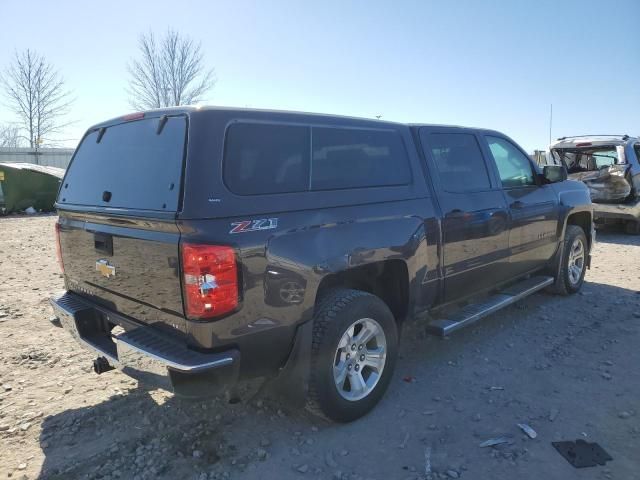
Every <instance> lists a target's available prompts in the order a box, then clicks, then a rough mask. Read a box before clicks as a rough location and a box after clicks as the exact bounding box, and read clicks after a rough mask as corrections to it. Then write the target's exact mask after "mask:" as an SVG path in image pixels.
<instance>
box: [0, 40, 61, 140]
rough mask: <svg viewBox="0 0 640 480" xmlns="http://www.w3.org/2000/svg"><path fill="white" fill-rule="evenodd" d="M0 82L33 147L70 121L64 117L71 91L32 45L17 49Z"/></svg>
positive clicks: (48, 138)
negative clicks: (30, 48)
mask: <svg viewBox="0 0 640 480" xmlns="http://www.w3.org/2000/svg"><path fill="white" fill-rule="evenodd" d="M0 85H2V87H3V88H4V91H5V94H6V96H7V98H8V100H9V107H10V108H11V109H12V110H13V111H14V112H15V114H16V115H17V116H18V119H19V123H20V125H21V127H22V129H23V130H24V131H26V134H27V135H28V141H29V146H30V147H31V148H33V147H37V146H38V145H40V144H42V143H47V142H49V141H51V138H50V136H52V135H55V134H56V133H59V132H60V130H62V129H63V128H64V127H66V126H67V125H69V124H68V123H64V122H63V117H64V116H65V115H66V114H67V113H68V112H69V107H70V106H71V102H72V100H71V97H70V93H69V91H68V90H66V89H65V85H64V80H63V79H62V77H61V76H60V74H59V73H58V72H57V71H56V70H55V69H54V68H53V66H52V65H51V64H50V63H48V62H47V61H46V59H45V58H44V57H43V56H41V55H38V54H37V53H36V52H34V51H32V50H29V49H27V50H25V51H23V52H15V54H14V58H13V61H12V62H11V64H10V65H9V66H8V67H7V68H6V70H5V71H4V72H3V74H1V75H0Z"/></svg>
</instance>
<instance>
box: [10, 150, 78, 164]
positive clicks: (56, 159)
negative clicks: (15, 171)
mask: <svg viewBox="0 0 640 480" xmlns="http://www.w3.org/2000/svg"><path fill="white" fill-rule="evenodd" d="M71 155H73V148H37V149H36V148H0V163H2V162H25V163H35V164H36V165H48V166H50V167H59V168H67V166H68V165H69V161H70V160H71Z"/></svg>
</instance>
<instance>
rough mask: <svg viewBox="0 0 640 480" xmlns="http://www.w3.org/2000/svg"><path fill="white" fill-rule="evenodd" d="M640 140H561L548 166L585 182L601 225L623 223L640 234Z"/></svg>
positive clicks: (553, 148)
mask: <svg viewBox="0 0 640 480" xmlns="http://www.w3.org/2000/svg"><path fill="white" fill-rule="evenodd" d="M639 158H640V138H637V137H630V136H629V135H594V136H577V137H562V138H559V139H558V140H557V141H556V142H555V143H553V144H552V145H550V146H549V155H548V156H547V163H550V164H555V165H564V166H565V167H566V168H567V172H568V174H569V178H570V179H572V180H579V181H581V182H583V183H584V184H585V185H586V186H587V187H588V188H589V193H590V195H591V201H592V202H593V203H594V206H593V208H594V215H595V221H596V223H598V224H606V223H623V225H624V228H625V231H626V232H627V233H630V234H635V235H637V234H640V197H639V188H640V163H639V161H638V159H639Z"/></svg>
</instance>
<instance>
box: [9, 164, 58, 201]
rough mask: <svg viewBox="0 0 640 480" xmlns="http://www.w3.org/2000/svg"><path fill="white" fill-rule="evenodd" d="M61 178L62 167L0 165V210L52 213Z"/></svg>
mask: <svg viewBox="0 0 640 480" xmlns="http://www.w3.org/2000/svg"><path fill="white" fill-rule="evenodd" d="M63 176H64V169H63V168H56V167H48V166H44V165H33V164H31V163H0V192H1V193H0V196H1V197H0V207H3V208H4V210H5V213H11V212H16V211H20V210H25V209H27V208H29V207H33V208H35V209H36V210H41V211H43V212H49V211H51V210H53V204H54V202H55V201H56V196H57V195H58V188H59V187H60V182H61V181H62V177H63Z"/></svg>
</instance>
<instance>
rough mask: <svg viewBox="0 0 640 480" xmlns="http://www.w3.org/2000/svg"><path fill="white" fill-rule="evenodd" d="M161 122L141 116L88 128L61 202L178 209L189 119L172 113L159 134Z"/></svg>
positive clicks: (72, 163) (116, 206)
mask: <svg viewBox="0 0 640 480" xmlns="http://www.w3.org/2000/svg"><path fill="white" fill-rule="evenodd" d="M159 121H160V119H158V118H149V119H144V120H136V121H130V122H126V123H121V124H117V125H112V126H109V127H106V128H104V129H98V130H94V131H91V132H89V133H88V134H87V135H86V136H85V137H84V139H83V140H82V142H81V144H80V145H79V146H78V149H77V150H76V153H75V155H74V157H73V161H72V162H71V164H70V165H69V169H68V171H67V174H66V176H65V179H64V185H63V186H62V188H61V190H60V195H59V198H58V202H59V203H60V204H73V205H84V206H98V207H105V208H106V207H109V208H113V207H115V208H129V209H136V210H158V211H173V212H175V211H176V210H177V209H178V199H179V195H180V182H181V177H182V164H183V158H184V149H185V136H186V132H187V119H186V117H184V116H176V117H168V118H167V121H166V123H165V125H164V127H163V128H162V130H161V132H160V133H158V130H159V129H158V125H159V124H158V122H159ZM98 140H99V141H98Z"/></svg>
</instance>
